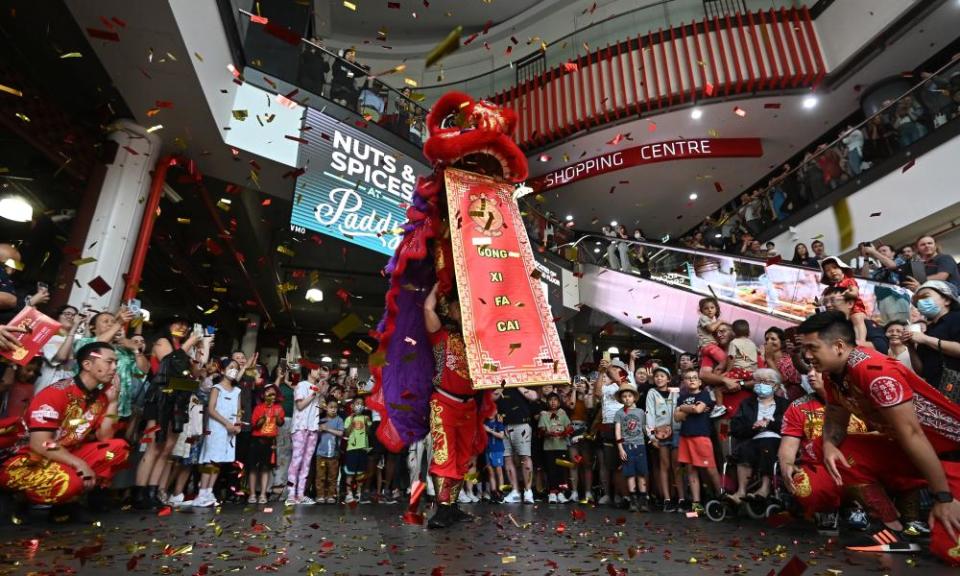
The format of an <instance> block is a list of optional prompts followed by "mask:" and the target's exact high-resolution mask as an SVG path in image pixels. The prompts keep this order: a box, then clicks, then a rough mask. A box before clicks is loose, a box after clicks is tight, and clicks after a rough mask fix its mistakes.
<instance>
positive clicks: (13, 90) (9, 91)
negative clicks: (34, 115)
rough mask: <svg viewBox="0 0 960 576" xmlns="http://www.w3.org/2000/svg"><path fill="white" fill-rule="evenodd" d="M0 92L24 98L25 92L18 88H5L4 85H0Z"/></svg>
mask: <svg viewBox="0 0 960 576" xmlns="http://www.w3.org/2000/svg"><path fill="white" fill-rule="evenodd" d="M0 92H6V93H7V94H13V95H14V96H21V97H22V96H23V92H21V91H19V90H17V89H16V88H11V87H9V86H5V85H3V84H0ZM18 116H19V114H18Z"/></svg>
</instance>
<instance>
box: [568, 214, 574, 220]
mask: <svg viewBox="0 0 960 576" xmlns="http://www.w3.org/2000/svg"><path fill="white" fill-rule="evenodd" d="M567 222H573V214H567Z"/></svg>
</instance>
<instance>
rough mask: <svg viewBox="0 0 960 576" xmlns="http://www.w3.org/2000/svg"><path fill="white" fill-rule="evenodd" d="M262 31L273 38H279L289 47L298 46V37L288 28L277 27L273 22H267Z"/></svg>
mask: <svg viewBox="0 0 960 576" xmlns="http://www.w3.org/2000/svg"><path fill="white" fill-rule="evenodd" d="M263 29H264V30H265V31H266V33H267V34H270V35H271V36H273V37H275V38H279V39H280V40H283V41H284V42H286V43H287V44H290V45H291V46H299V45H300V35H299V34H297V33H296V32H294V31H293V30H291V29H289V28H285V27H283V26H278V25H276V24H274V23H273V22H267V23H266V24H264V26H263Z"/></svg>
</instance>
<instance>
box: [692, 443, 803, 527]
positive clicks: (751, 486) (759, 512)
mask: <svg viewBox="0 0 960 576" xmlns="http://www.w3.org/2000/svg"><path fill="white" fill-rule="evenodd" d="M736 469H737V463H736V462H735V461H734V460H733V459H732V457H727V458H725V459H724V461H723V467H722V468H721V471H720V493H719V494H717V495H716V497H715V498H713V499H711V500H708V501H707V502H706V504H704V513H705V514H706V516H707V518H709V519H710V520H712V521H713V522H723V521H724V520H726V519H727V518H728V517H731V518H733V517H737V516H739V515H741V514H745V515H746V516H748V517H749V518H752V519H754V520H762V519H764V518H770V517H771V516H775V515H777V514H780V513H781V512H784V511H787V510H789V504H790V502H789V501H788V497H789V494H788V493H787V491H786V490H785V489H784V488H783V484H782V480H781V478H780V463H779V462H774V463H773V476H772V478H771V479H770V495H769V496H767V497H766V498H760V499H744V500H743V501H742V502H741V503H740V504H739V505H738V504H737V503H735V502H733V501H732V500H730V499H728V498H726V497H725V496H726V494H727V489H728V486H736V485H737V474H736ZM731 470H732V475H731V473H730V471H731ZM760 480H761V479H760V476H759V475H758V474H757V472H756V470H754V473H753V475H752V476H751V478H750V481H749V483H748V484H747V492H750V491H752V490H755V489H756V488H757V487H758V486H760Z"/></svg>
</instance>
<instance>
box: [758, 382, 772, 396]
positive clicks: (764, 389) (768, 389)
mask: <svg viewBox="0 0 960 576" xmlns="http://www.w3.org/2000/svg"><path fill="white" fill-rule="evenodd" d="M753 391H754V392H756V394H757V396H759V397H761V398H769V397H771V396H773V385H772V384H767V383H766V382H758V383H757V384H754V385H753Z"/></svg>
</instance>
